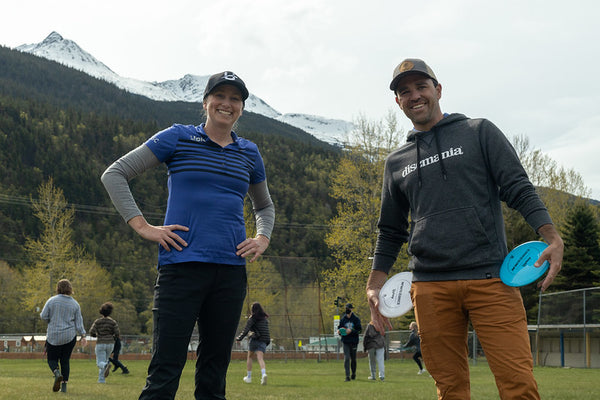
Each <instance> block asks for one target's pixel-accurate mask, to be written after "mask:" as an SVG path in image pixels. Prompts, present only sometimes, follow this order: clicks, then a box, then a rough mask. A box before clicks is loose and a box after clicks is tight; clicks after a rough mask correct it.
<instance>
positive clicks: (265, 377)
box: [260, 374, 267, 385]
mask: <svg viewBox="0 0 600 400" xmlns="http://www.w3.org/2000/svg"><path fill="white" fill-rule="evenodd" d="M260 384H261V385H266V384H267V374H264V375H263V376H262V378H260Z"/></svg>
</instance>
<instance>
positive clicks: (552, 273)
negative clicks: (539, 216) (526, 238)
mask: <svg viewBox="0 0 600 400" xmlns="http://www.w3.org/2000/svg"><path fill="white" fill-rule="evenodd" d="M538 233H539V234H540V235H542V237H543V238H544V240H545V241H546V242H548V247H547V248H546V249H545V250H544V251H543V252H542V254H541V255H540V258H539V259H538V260H537V261H536V262H535V264H534V265H535V266H536V267H541V266H542V264H543V263H544V261H548V262H549V263H550V268H549V269H548V273H547V274H546V278H545V279H544V280H543V281H541V282H539V283H538V285H537V286H538V287H539V288H541V289H542V292H544V291H545V290H546V289H548V286H550V285H551V284H552V281H554V278H556V276H557V275H558V273H559V272H560V270H561V268H562V259H563V253H564V247H565V245H564V243H563V240H562V239H561V237H560V235H559V234H558V231H557V230H556V228H555V227H554V225H552V224H546V225H542V226H541V227H540V229H538Z"/></svg>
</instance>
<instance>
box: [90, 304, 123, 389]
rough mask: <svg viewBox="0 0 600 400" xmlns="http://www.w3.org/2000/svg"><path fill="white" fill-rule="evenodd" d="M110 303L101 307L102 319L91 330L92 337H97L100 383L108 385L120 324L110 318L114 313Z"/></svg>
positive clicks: (96, 321)
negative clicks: (111, 360)
mask: <svg viewBox="0 0 600 400" xmlns="http://www.w3.org/2000/svg"><path fill="white" fill-rule="evenodd" d="M113 308H114V307H113V305H112V303H110V302H107V303H104V304H102V306H100V314H101V315H102V317H100V318H98V319H96V320H95V321H94V323H93V324H92V327H91V328H90V335H91V336H92V337H96V338H97V341H96V365H97V366H98V383H106V377H107V376H108V374H109V373H110V361H109V360H108V359H109V358H110V353H112V352H113V347H114V346H115V338H116V337H119V335H120V332H119V324H117V321H115V320H114V319H112V318H111V317H110V314H112V312H113Z"/></svg>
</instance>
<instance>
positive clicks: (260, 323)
mask: <svg viewBox="0 0 600 400" xmlns="http://www.w3.org/2000/svg"><path fill="white" fill-rule="evenodd" d="M251 311H252V314H251V315H250V318H248V322H246V326H245V327H244V330H243V331H242V333H240V335H239V336H238V337H237V338H236V340H237V341H238V342H239V341H241V340H242V339H244V338H245V337H246V335H248V333H249V332H252V333H251V335H250V344H249V345H248V359H247V361H246V376H245V377H244V382H246V383H252V356H253V355H254V354H256V359H257V360H258V365H260V373H261V378H260V384H261V385H266V384H267V369H266V368H265V351H266V349H267V346H268V345H269V343H271V335H270V333H269V321H267V318H269V315H268V314H267V313H266V312H265V310H264V309H263V308H262V306H261V305H260V303H258V302H256V303H252V309H251Z"/></svg>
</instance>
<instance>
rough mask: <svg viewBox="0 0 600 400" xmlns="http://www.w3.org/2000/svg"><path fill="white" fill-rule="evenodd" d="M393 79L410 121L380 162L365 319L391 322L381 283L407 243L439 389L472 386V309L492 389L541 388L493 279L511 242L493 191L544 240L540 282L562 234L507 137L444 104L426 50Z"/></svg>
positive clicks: (557, 253) (515, 309)
mask: <svg viewBox="0 0 600 400" xmlns="http://www.w3.org/2000/svg"><path fill="white" fill-rule="evenodd" d="M390 89H391V90H392V91H394V93H395V96H396V103H397V104H398V105H399V106H400V109H401V110H402V111H403V112H404V114H405V115H406V116H407V117H408V118H409V119H410V120H411V121H412V123H413V124H414V129H413V130H411V131H410V132H409V134H408V138H407V143H406V144H405V145H403V146H402V147H401V148H400V149H398V150H396V151H394V152H392V153H391V154H390V155H389V156H388V159H387V160H386V164H385V170H384V182H383V189H382V195H381V198H382V201H381V213H380V216H379V222H378V228H379V233H378V237H377V245H376V248H375V255H374V259H373V266H372V270H371V273H370V276H369V280H368V282H367V298H368V301H369V307H370V309H371V319H372V321H373V322H374V324H375V327H376V328H377V329H378V330H379V331H380V332H381V333H384V332H385V327H386V326H388V327H391V326H390V323H389V321H388V320H387V319H386V318H385V317H383V316H382V315H381V314H380V313H379V311H378V306H379V300H378V295H379V290H380V288H381V287H382V286H383V283H384V282H385V280H386V279H387V275H388V273H389V271H390V269H391V267H392V265H393V264H394V262H395V260H396V257H397V255H398V252H399V250H400V248H401V246H402V245H403V243H408V253H409V254H410V255H411V260H410V262H409V269H411V270H412V271H413V284H412V289H411V297H412V301H413V305H414V309H415V316H416V319H417V325H418V327H419V334H420V337H421V350H422V353H423V359H424V360H425V363H426V364H427V369H428V370H429V372H430V373H431V375H432V377H433V378H434V379H435V382H436V386H437V391H438V398H439V399H444V400H447V399H461V400H464V399H468V398H470V388H469V365H468V347H467V335H468V323H469V320H470V321H471V323H472V325H473V327H474V329H475V331H476V332H477V336H478V338H479V340H480V342H481V344H482V346H483V349H484V351H485V354H486V357H487V360H488V363H489V365H490V369H491V370H492V372H493V373H494V375H495V378H496V384H497V387H498V390H499V393H500V397H501V398H502V399H517V398H518V399H539V394H538V391H537V384H536V382H535V379H534V377H533V360H532V356H531V348H530V344H529V335H528V333H527V319H526V315H525V309H524V307H523V300H522V298H521V295H520V292H519V289H518V288H514V287H508V286H506V285H504V284H503V283H502V281H501V280H500V279H499V269H500V265H501V264H502V261H503V260H504V257H505V256H506V254H507V253H508V251H507V245H506V237H505V232H504V223H503V219H502V209H501V201H504V202H506V204H507V205H508V206H509V207H511V208H514V209H516V210H518V211H519V212H520V213H521V214H522V216H523V217H524V218H525V220H526V221H527V222H528V223H529V225H530V226H531V227H532V228H533V229H535V230H536V232H537V233H538V234H540V235H541V236H542V237H543V238H544V240H546V242H548V244H549V246H548V248H547V249H546V250H545V251H544V252H543V253H542V254H541V256H540V258H539V259H538V260H537V262H536V266H541V265H542V263H543V262H544V261H546V260H547V261H549V262H550V268H549V271H548V274H547V276H546V277H545V279H544V280H543V281H542V282H540V283H539V284H538V286H540V287H541V289H542V290H545V289H546V288H548V286H549V285H550V284H551V283H552V281H553V279H554V278H555V277H556V275H557V274H558V273H559V271H560V268H561V262H562V257H563V242H562V239H561V238H560V236H559V234H558V232H557V230H556V229H555V227H554V225H553V224H552V220H551V218H550V216H549V214H548V211H547V209H546V208H545V207H544V205H543V203H542V202H541V200H540V198H539V197H538V195H537V194H536V192H535V188H534V187H533V185H532V184H531V182H530V181H529V178H528V177H527V174H526V172H525V170H524V169H523V167H522V165H521V163H520V161H519V158H518V156H517V154H516V152H515V151H514V149H513V148H512V146H511V145H510V143H509V141H508V140H507V139H506V137H505V136H504V135H503V134H502V132H501V131H500V130H499V129H498V128H497V127H495V126H494V125H493V124H492V123H491V122H489V121H487V120H485V119H470V118H467V117H465V116H464V115H462V114H443V113H442V111H441V108H440V104H439V100H440V98H441V96H442V85H441V84H440V83H439V82H438V80H437V78H436V76H435V74H434V73H433V71H432V70H431V68H430V67H429V66H428V65H427V64H426V63H425V62H424V61H422V60H419V59H406V60H404V61H403V62H402V63H400V65H398V66H397V67H396V68H395V69H394V73H393V79H392V82H391V84H390ZM409 216H410V233H409Z"/></svg>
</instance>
